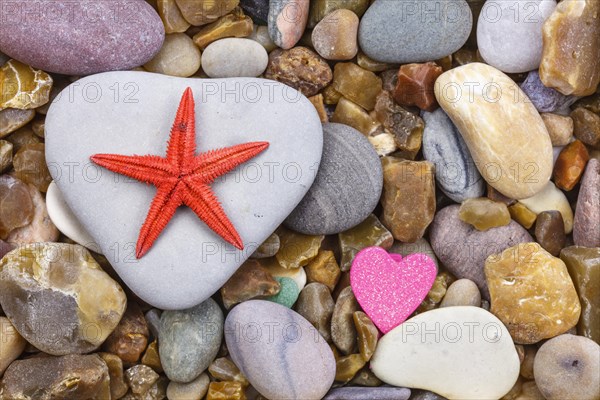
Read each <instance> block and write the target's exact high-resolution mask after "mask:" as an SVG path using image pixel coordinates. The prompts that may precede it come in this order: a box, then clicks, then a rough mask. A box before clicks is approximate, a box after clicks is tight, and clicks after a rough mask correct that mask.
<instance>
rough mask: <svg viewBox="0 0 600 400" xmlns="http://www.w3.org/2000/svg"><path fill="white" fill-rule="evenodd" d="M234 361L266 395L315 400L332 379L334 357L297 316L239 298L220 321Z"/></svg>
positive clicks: (278, 307) (262, 302) (281, 308)
mask: <svg viewBox="0 0 600 400" xmlns="http://www.w3.org/2000/svg"><path fill="white" fill-rule="evenodd" d="M224 331H225V340H226V342H227V349H228V350H229V353H230V355H231V358H232V359H233V362H234V363H235V365H237V366H238V368H239V369H240V371H241V372H242V373H243V374H244V376H245V377H246V378H247V379H248V381H249V382H250V383H251V384H252V386H253V387H254V388H255V389H256V390H257V391H258V392H259V393H260V394H262V395H263V396H265V397H267V398H269V399H281V398H285V399H288V398H294V399H321V398H322V397H323V396H325V394H326V393H327V391H328V390H329V388H330V387H331V384H332V383H333V380H334V378H335V358H334V357H333V352H332V351H331V348H330V347H329V345H328V344H327V342H325V340H324V339H323V338H322V337H321V335H319V333H318V332H317V330H316V329H315V328H314V327H313V326H312V325H311V323H310V322H308V321H307V320H306V319H304V318H303V317H302V316H301V315H300V314H298V313H296V312H295V311H293V310H290V309H289V308H287V307H284V306H282V305H280V304H277V303H273V302H271V301H265V300H249V301H245V302H243V303H241V304H239V305H237V306H236V307H235V308H233V309H232V310H231V311H230V312H229V315H228V316H227V319H226V320H225V328H224Z"/></svg>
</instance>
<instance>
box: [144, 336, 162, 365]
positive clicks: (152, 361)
mask: <svg viewBox="0 0 600 400" xmlns="http://www.w3.org/2000/svg"><path fill="white" fill-rule="evenodd" d="M142 364H144V365H147V366H149V367H150V368H152V369H153V370H154V371H156V372H158V373H161V372H163V367H162V364H161V362H160V356H159V354H158V341H156V340H155V341H154V342H152V343H150V344H149V345H148V348H147V349H146V352H145V353H144V355H143V356H142Z"/></svg>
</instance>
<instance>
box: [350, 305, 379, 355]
mask: <svg viewBox="0 0 600 400" xmlns="http://www.w3.org/2000/svg"><path fill="white" fill-rule="evenodd" d="M352 318H353V319H354V326H355V327H356V332H357V333H358V351H360V355H361V356H362V358H363V359H364V360H365V361H369V360H370V359H371V357H372V356H373V353H374V352H375V348H376V347H377V341H378V340H379V330H378V329H377V327H376V326H375V324H374V323H373V321H371V320H370V319H369V317H368V316H367V314H365V313H364V312H362V311H356V312H355V313H354V314H353V315H352Z"/></svg>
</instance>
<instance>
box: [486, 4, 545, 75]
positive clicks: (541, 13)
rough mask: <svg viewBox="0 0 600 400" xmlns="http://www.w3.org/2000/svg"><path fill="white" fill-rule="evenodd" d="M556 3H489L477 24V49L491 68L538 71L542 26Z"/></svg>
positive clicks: (514, 71) (508, 70) (515, 71)
mask: <svg viewBox="0 0 600 400" xmlns="http://www.w3.org/2000/svg"><path fill="white" fill-rule="evenodd" d="M554 8H556V1H555V0H510V1H507V0H488V1H486V2H485V4H484V6H483V8H482V10H481V14H479V22H478V24H477V45H478V48H479V53H480V54H481V57H482V58H483V59H484V60H485V62H486V63H488V64H489V65H491V66H493V67H496V68H498V69H499V70H500V71H503V72H506V73H520V72H528V71H532V70H534V69H538V67H539V66H540V62H541V61H542V25H543V24H544V22H545V21H546V19H547V18H548V17H549V16H550V14H552V11H554Z"/></svg>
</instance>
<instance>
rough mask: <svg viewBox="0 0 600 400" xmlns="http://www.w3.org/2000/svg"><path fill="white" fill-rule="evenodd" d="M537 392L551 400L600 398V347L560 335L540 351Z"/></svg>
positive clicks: (584, 339)
mask: <svg viewBox="0 0 600 400" xmlns="http://www.w3.org/2000/svg"><path fill="white" fill-rule="evenodd" d="M533 374H534V376H535V382H536V383H537V386H538V389H539V390H540V392H541V393H542V394H543V395H544V398H546V399H548V400H564V399H578V400H594V399H598V398H600V346H598V343H596V342H594V341H593V340H591V339H588V338H586V337H583V336H575V335H569V334H565V335H560V336H557V337H555V338H552V339H550V340H548V341H547V342H546V343H544V344H543V345H542V347H540V349H539V350H538V352H537V354H536V356H535V361H534V364H533Z"/></svg>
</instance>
